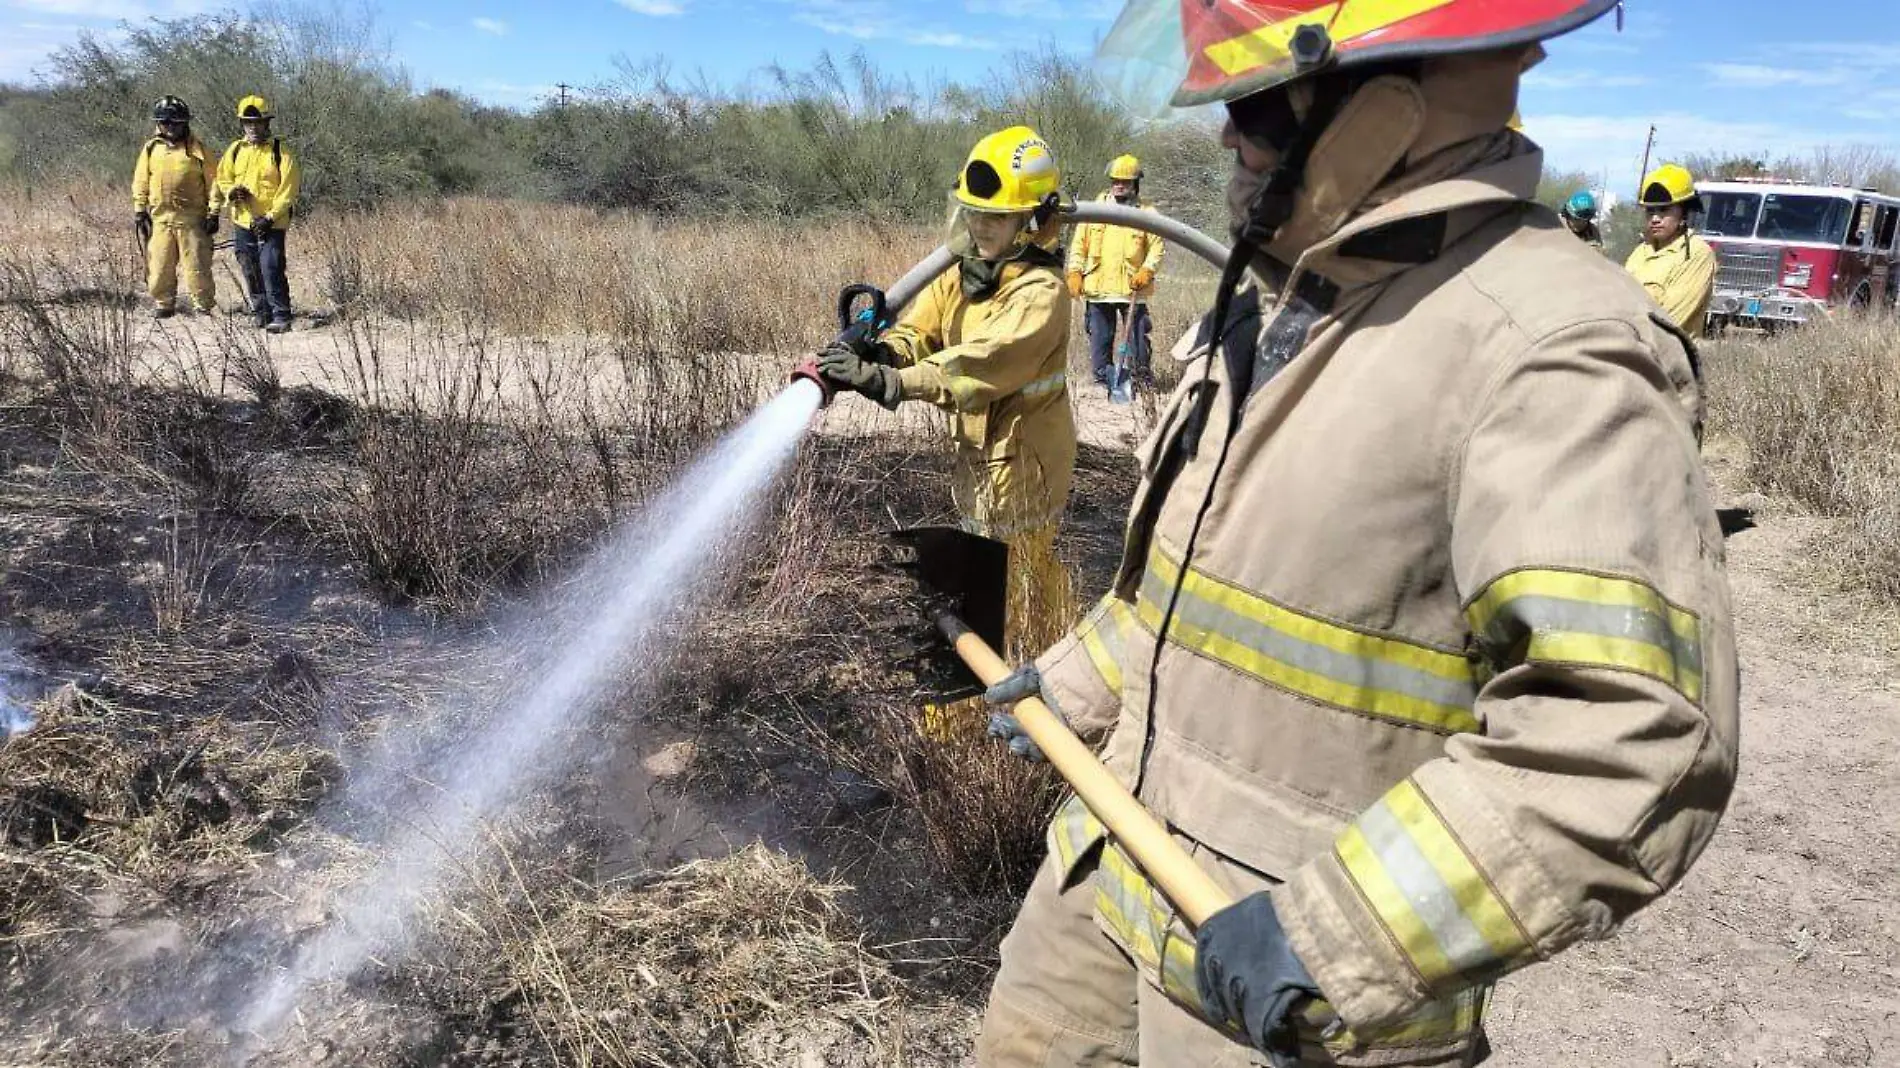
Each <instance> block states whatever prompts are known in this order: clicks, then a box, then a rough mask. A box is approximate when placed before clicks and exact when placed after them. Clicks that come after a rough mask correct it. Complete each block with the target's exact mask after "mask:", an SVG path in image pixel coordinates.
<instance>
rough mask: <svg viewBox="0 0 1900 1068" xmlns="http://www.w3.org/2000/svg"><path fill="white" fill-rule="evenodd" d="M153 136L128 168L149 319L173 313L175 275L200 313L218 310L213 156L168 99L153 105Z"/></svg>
mask: <svg viewBox="0 0 1900 1068" xmlns="http://www.w3.org/2000/svg"><path fill="white" fill-rule="evenodd" d="M152 121H153V122H154V123H155V124H157V132H156V133H154V134H153V135H152V137H151V139H150V140H148V141H146V142H145V145H144V147H142V148H140V149H139V158H138V162H137V163H136V164H135V165H134V166H133V168H132V211H133V225H134V227H135V228H136V229H137V231H138V234H139V237H140V239H141V240H142V241H144V243H145V291H146V293H147V295H149V296H150V297H151V298H152V316H153V317H154V318H158V319H165V318H168V317H170V316H171V315H172V314H173V312H174V311H175V310H176V308H175V307H174V301H175V300H176V299H177V296H178V272H179V270H180V269H181V268H182V269H183V270H184V272H185V287H186V288H187V289H188V290H189V291H190V292H191V303H192V305H193V306H194V307H196V308H197V310H198V312H199V314H202V315H210V314H211V313H212V312H213V311H215V310H217V302H218V291H217V285H216V283H214V282H213V281H212V279H211V235H213V234H215V233H217V232H218V210H217V208H216V207H215V206H214V205H213V202H212V200H213V197H214V195H215V189H216V186H217V158H216V157H214V156H213V155H212V154H211V150H210V149H208V148H206V147H205V146H204V142H202V141H200V140H198V138H197V137H196V136H195V135H194V134H193V133H192V132H191V108H189V107H187V106H186V105H185V102H184V101H183V100H180V99H178V98H177V97H175V96H167V97H162V98H160V99H159V101H158V102H157V103H155V104H153V105H152Z"/></svg>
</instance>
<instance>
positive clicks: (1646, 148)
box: [1636, 122, 1656, 201]
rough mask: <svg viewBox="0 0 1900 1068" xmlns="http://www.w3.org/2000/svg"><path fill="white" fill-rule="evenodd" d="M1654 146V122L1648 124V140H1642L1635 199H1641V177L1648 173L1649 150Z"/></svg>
mask: <svg viewBox="0 0 1900 1068" xmlns="http://www.w3.org/2000/svg"><path fill="white" fill-rule="evenodd" d="M1655 147H1656V124H1655V123H1653V122H1652V123H1650V124H1649V140H1647V141H1644V142H1643V169H1642V170H1641V171H1639V172H1637V175H1636V199H1637V200H1639V201H1640V200H1642V199H1643V179H1644V178H1645V177H1647V176H1648V175H1649V152H1650V149H1653V148H1655Z"/></svg>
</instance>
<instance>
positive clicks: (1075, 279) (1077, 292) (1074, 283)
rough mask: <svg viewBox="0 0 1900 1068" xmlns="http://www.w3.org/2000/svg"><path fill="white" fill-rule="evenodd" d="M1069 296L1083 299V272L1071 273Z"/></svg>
mask: <svg viewBox="0 0 1900 1068" xmlns="http://www.w3.org/2000/svg"><path fill="white" fill-rule="evenodd" d="M1069 295H1070V296H1072V297H1074V298H1076V299H1077V300H1080V299H1082V272H1081V271H1070V272H1069Z"/></svg>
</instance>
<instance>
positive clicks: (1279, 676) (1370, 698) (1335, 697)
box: [1136, 539, 1480, 733]
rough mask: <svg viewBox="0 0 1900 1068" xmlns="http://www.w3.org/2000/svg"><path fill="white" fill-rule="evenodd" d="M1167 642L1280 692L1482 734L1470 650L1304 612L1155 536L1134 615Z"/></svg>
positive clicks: (1427, 725)
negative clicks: (1197, 564) (1172, 550)
mask: <svg viewBox="0 0 1900 1068" xmlns="http://www.w3.org/2000/svg"><path fill="white" fill-rule="evenodd" d="M1177 581H1178V582H1179V583H1180V584H1181V596H1180V599H1179V601H1178V602H1177V604H1176V608H1175V613H1174V617H1173V619H1172V620H1171V621H1170V623H1169V626H1168V634H1167V638H1168V640H1170V641H1173V642H1175V643H1177V644H1179V645H1182V646H1184V647H1186V648H1189V649H1192V650H1194V651H1196V652H1198V653H1201V654H1202V655H1204V656H1207V657H1208V658H1210V659H1212V660H1215V661H1217V662H1219V663H1221V664H1224V665H1226V666H1228V667H1231V668H1233V669H1235V670H1237V671H1241V672H1245V673H1246V674H1248V675H1252V676H1254V677H1255V678H1258V679H1260V680H1262V681H1263V682H1266V683H1268V684H1270V685H1273V686H1277V687H1279V688H1280V689H1283V690H1287V691H1289V692H1292V693H1295V694H1298V695H1301V696H1303V697H1308V698H1311V699H1313V700H1315V701H1320V702H1323V703H1325V704H1329V705H1333V706H1335V707H1338V708H1346V709H1351V710H1353V711H1356V712H1363V713H1365V714H1367V715H1373V716H1379V717H1382V718H1385V719H1391V720H1396V721H1398V722H1401V723H1405V724H1407V725H1409V726H1417V727H1424V728H1427V729H1431V730H1438V731H1445V732H1448V733H1456V732H1475V731H1477V730H1478V729H1479V727H1480V724H1479V722H1478V719H1477V716H1476V715H1475V714H1474V713H1473V712H1472V705H1473V703H1474V702H1475V701H1476V700H1477V696H1478V683H1477V676H1476V674H1475V672H1474V669H1473V665H1472V663H1471V662H1470V661H1469V660H1467V659H1466V658H1465V657H1464V656H1462V655H1460V654H1457V653H1452V652H1448V651H1445V650H1442V649H1434V648H1432V647H1431V646H1427V645H1423V644H1420V643H1417V642H1410V641H1406V640H1404V639H1402V638H1395V637H1390V636H1385V635H1379V634H1372V633H1368V632H1365V631H1361V630H1355V629H1353V628H1350V627H1345V626H1341V625H1339V624H1337V623H1332V622H1330V621H1327V620H1324V619H1321V618H1319V617H1317V616H1311V615H1307V614H1305V613H1302V612H1298V611H1295V610H1293V609H1291V608H1287V607H1285V606H1283V605H1280V604H1276V603H1275V602H1273V601H1270V600H1267V599H1266V598H1264V597H1261V596H1259V595H1258V594H1254V593H1250V592H1248V591H1246V590H1242V589H1240V588H1239V587H1237V586H1233V585H1230V584H1228V583H1226V582H1224V581H1222V580H1219V579H1216V578H1213V577H1211V576H1208V575H1205V574H1202V573H1200V572H1198V571H1195V570H1193V569H1191V568H1190V569H1188V571H1187V573H1186V574H1185V575H1183V574H1182V571H1181V567H1180V565H1179V564H1178V563H1177V562H1176V561H1175V560H1174V559H1173V557H1172V556H1170V555H1169V553H1168V551H1167V550H1166V549H1164V548H1163V547H1162V545H1161V542H1160V540H1159V539H1156V540H1155V541H1154V544H1153V548H1152V550H1151V551H1150V552H1149V555H1148V570H1147V573H1146V574H1145V575H1144V576H1143V578H1142V585H1141V596H1140V598H1139V603H1138V605H1137V608H1136V614H1137V616H1138V618H1139V619H1140V621H1141V623H1142V625H1143V626H1144V627H1146V628H1147V629H1148V630H1149V631H1156V630H1158V629H1159V628H1160V626H1161V619H1162V617H1163V615H1164V614H1166V610H1167V604H1168V599H1169V597H1170V595H1171V594H1172V591H1173V589H1174V586H1175V583H1176V582H1177Z"/></svg>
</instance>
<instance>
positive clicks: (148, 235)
mask: <svg viewBox="0 0 1900 1068" xmlns="http://www.w3.org/2000/svg"><path fill="white" fill-rule="evenodd" d="M132 233H134V234H136V235H137V236H138V239H139V244H140V245H144V244H146V243H147V242H149V241H151V240H152V213H151V212H149V211H135V212H133V213H132Z"/></svg>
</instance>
